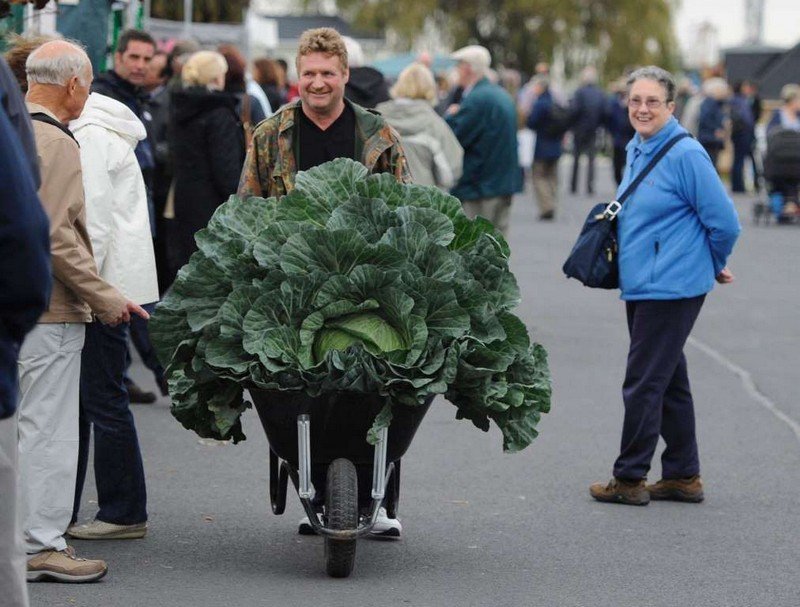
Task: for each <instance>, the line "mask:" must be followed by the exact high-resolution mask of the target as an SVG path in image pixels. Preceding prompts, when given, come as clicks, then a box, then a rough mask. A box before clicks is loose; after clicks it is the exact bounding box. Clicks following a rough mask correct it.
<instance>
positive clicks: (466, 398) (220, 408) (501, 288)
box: [150, 159, 551, 451]
mask: <svg viewBox="0 0 800 607" xmlns="http://www.w3.org/2000/svg"><path fill="white" fill-rule="evenodd" d="M196 241H197V245H198V249H199V250H198V251H197V252H196V253H194V255H193V256H192V258H191V259H190V261H189V263H188V264H187V265H186V266H184V268H183V269H181V271H180V272H179V273H178V277H177V279H176V281H175V283H174V284H173V286H172V288H171V289H170V291H169V292H168V293H167V295H166V296H165V298H164V300H163V301H162V302H161V303H160V304H159V305H158V307H157V309H156V313H155V315H154V316H153V319H152V321H151V325H150V335H151V338H152V340H153V343H154V345H155V347H156V350H157V353H158V356H159V358H160V359H161V361H162V362H163V363H164V364H165V365H166V367H167V375H168V378H169V387H170V395H171V397H172V412H173V415H174V416H175V417H176V418H177V419H178V420H179V421H180V422H181V423H182V424H183V425H184V426H185V427H186V428H189V429H191V430H194V431H195V432H197V433H198V434H199V435H200V436H204V437H213V438H218V439H228V438H232V439H233V440H234V442H238V441H239V440H242V439H244V434H243V433H242V427H241V422H240V415H241V413H242V412H243V411H244V410H245V409H246V408H247V407H248V406H249V403H246V402H245V401H244V390H246V389H249V388H260V389H265V390H277V391H305V392H306V393H307V394H309V395H310V396H318V395H320V394H323V393H326V392H337V391H355V392H364V393H368V394H374V395H377V396H379V397H383V398H384V399H385V402H386V406H385V407H384V410H383V411H382V412H381V414H380V415H378V417H377V418H376V420H375V424H374V425H373V428H372V430H371V431H370V434H369V437H368V439H369V440H370V441H374V440H375V437H376V432H377V431H378V430H380V428H382V427H385V426H386V425H388V424H389V423H390V422H391V417H392V409H391V408H392V406H394V405H397V404H402V405H410V406H414V405H419V404H421V403H424V402H425V401H426V400H427V399H428V398H430V397H431V396H432V395H435V394H444V395H445V396H446V397H447V399H448V400H450V401H451V402H452V403H453V404H454V405H456V407H457V408H458V412H457V417H458V418H459V419H461V418H463V419H469V420H471V421H472V422H473V423H474V424H475V426H477V427H478V428H481V429H483V430H488V428H489V425H490V422H494V423H495V424H496V425H497V426H498V427H499V428H500V430H501V431H502V434H503V448H504V449H505V450H508V451H518V450H520V449H523V448H525V447H526V446H528V445H529V444H530V442H531V441H532V440H533V439H534V438H535V437H536V435H537V425H538V423H539V420H540V417H541V414H542V413H546V412H547V411H549V409H550V398H551V386H550V372H549V369H548V366H547V354H546V352H545V350H544V348H543V347H542V346H541V345H539V344H531V342H530V339H529V336H528V331H527V329H526V328H525V325H524V324H523V323H522V321H520V319H519V318H517V317H516V316H514V314H513V313H512V310H513V309H514V308H515V307H516V306H517V305H518V304H519V303H520V293H519V288H518V287H517V283H516V280H515V279H514V276H513V274H512V273H511V272H510V271H509V268H508V257H509V254H510V253H509V248H508V245H507V243H506V242H505V240H504V239H503V237H502V236H501V235H500V234H499V232H497V231H496V230H495V229H494V226H492V224H491V223H490V222H488V221H486V220H485V219H482V218H478V219H476V220H470V219H468V218H467V217H466V216H465V215H464V213H463V211H462V210H461V204H460V203H459V201H458V200H457V199H455V198H453V197H452V196H449V195H447V194H445V193H443V192H441V191H440V190H438V189H436V188H432V187H423V186H418V185H404V184H399V183H397V181H396V180H395V179H394V178H393V177H392V176H391V175H386V174H380V175H369V174H368V172H367V170H366V169H365V168H364V166H363V165H361V164H359V163H357V162H354V161H352V160H346V159H338V160H334V161H332V162H329V163H327V164H324V165H321V166H319V167H316V168H314V169H311V170H310V171H306V172H301V173H299V174H298V175H297V180H296V187H295V189H294V190H293V191H292V192H291V193H289V194H288V195H287V196H284V197H282V198H281V199H275V198H269V199H263V198H250V199H247V200H242V199H239V198H237V197H235V196H233V197H231V198H230V200H229V201H228V202H226V203H225V204H223V205H221V206H220V207H219V209H217V211H216V213H215V214H214V216H213V217H212V219H211V221H210V222H209V224H208V226H207V227H206V228H205V229H203V230H201V231H200V232H198V233H197V235H196Z"/></svg>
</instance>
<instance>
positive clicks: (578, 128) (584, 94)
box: [570, 66, 606, 194]
mask: <svg viewBox="0 0 800 607" xmlns="http://www.w3.org/2000/svg"><path fill="white" fill-rule="evenodd" d="M605 109H606V96H605V94H604V93H603V91H602V90H601V89H600V87H599V86H597V70H596V69H595V68H593V67H592V66H589V67H586V68H584V70H583V72H582V73H581V87H580V88H579V89H578V90H577V91H575V97H573V99H572V110H573V116H574V120H575V126H573V127H572V135H573V139H574V140H573V147H574V152H573V154H574V158H575V160H574V162H573V164H572V183H571V186H570V190H571V192H572V193H573V194H575V193H576V192H577V191H578V166H579V164H580V159H581V156H583V155H586V157H587V162H588V168H587V171H588V172H587V175H586V191H587V193H589V194H594V156H595V153H596V152H597V150H596V147H595V146H596V144H597V142H596V139H597V129H598V128H599V127H600V125H601V124H603V122H604V117H605Z"/></svg>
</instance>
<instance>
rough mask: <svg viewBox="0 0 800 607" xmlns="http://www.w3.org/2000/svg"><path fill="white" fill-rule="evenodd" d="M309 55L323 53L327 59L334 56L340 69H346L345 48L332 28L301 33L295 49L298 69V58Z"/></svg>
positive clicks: (321, 28)
mask: <svg viewBox="0 0 800 607" xmlns="http://www.w3.org/2000/svg"><path fill="white" fill-rule="evenodd" d="M311 53H323V54H325V55H328V56H329V57H332V56H336V57H338V58H339V62H340V63H341V64H342V69H343V70H346V69H347V47H346V46H345V44H344V40H343V39H342V36H341V34H339V32H337V31H336V30H335V29H333V28H332V27H318V28H316V29H310V30H306V31H304V32H303V35H302V36H300V46H299V48H298V49H297V60H296V65H297V67H298V69H299V66H300V57H304V56H305V55H310V54H311Z"/></svg>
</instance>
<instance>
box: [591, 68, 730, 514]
mask: <svg viewBox="0 0 800 607" xmlns="http://www.w3.org/2000/svg"><path fill="white" fill-rule="evenodd" d="M628 93H629V101H628V115H629V117H630V121H631V124H632V125H633V128H634V129H635V130H636V135H635V136H634V138H633V139H632V140H631V142H630V143H629V144H628V146H627V162H626V167H627V168H626V169H625V174H624V176H623V179H622V183H621V184H620V186H619V190H618V192H617V196H618V199H619V196H620V195H621V194H622V193H623V192H625V190H626V189H627V188H628V185H629V184H630V183H631V182H632V181H633V180H634V179H635V178H636V176H637V175H639V174H640V173H641V172H642V170H643V169H644V168H645V166H647V165H648V163H649V162H650V160H651V159H652V158H654V157H655V156H656V155H657V154H658V152H659V151H660V150H664V149H668V153H666V154H665V155H664V156H663V158H662V159H661V161H660V162H659V163H658V164H657V165H656V166H655V168H653V170H652V171H651V172H650V173H649V174H648V179H647V180H646V181H644V182H642V184H641V186H640V187H639V188H638V189H637V190H636V191H635V192H634V193H633V194H632V195H630V197H629V198H628V201H627V202H626V203H625V204H624V205H623V206H622V210H621V211H620V212H619V214H618V215H617V222H618V225H617V229H618V241H619V275H620V279H619V280H620V288H621V290H622V295H621V297H622V299H623V300H624V301H625V306H626V315H627V320H628V331H629V333H630V339H631V345H630V350H629V353H628V366H627V370H626V374H625V383H624V384H623V388H622V395H623V400H624V403H625V420H624V423H623V428H622V444H621V448H620V454H619V457H618V458H617V460H616V462H615V463H614V470H613V474H614V478H613V479H612V480H611V482H610V483H608V484H602V483H595V484H594V485H592V486H591V487H590V489H589V491H590V493H591V495H592V497H594V498H595V499H596V500H598V501H601V502H610V503H615V504H630V505H637V506H644V505H646V504H648V503H649V502H650V500H651V499H662V500H675V501H682V502H700V501H702V500H703V497H704V493H703V483H702V481H701V480H700V461H699V458H698V454H697V438H696V436H695V420H694V402H693V400H692V393H691V389H690V387H689V377H688V372H687V367H686V358H685V357H684V355H683V347H684V344H685V343H686V340H687V339H688V337H689V334H690V332H691V330H692V326H693V325H694V322H695V320H696V319H697V316H698V314H699V313H700V308H701V307H702V306H703V301H704V300H705V297H706V294H707V293H708V292H709V291H710V290H711V289H712V287H713V286H714V279H715V278H716V280H717V282H719V283H721V284H726V283H729V282H731V281H732V280H733V275H732V274H731V273H730V271H728V269H727V267H726V263H727V258H728V256H729V255H730V253H731V251H732V249H733V245H734V243H735V242H736V238H737V236H738V235H739V230H740V227H739V220H738V218H737V215H736V211H735V209H734V207H733V202H732V201H731V199H730V198H729V197H728V194H727V193H726V191H725V188H724V186H723V185H722V183H721V182H720V180H719V177H718V176H717V173H716V170H715V169H714V166H713V164H712V163H711V161H710V159H709V157H708V154H707V153H706V152H705V150H704V149H703V148H702V146H701V145H700V144H699V143H698V142H697V141H695V140H694V139H693V138H691V137H687V136H686V130H685V129H684V128H683V127H681V125H680V124H678V121H677V120H675V118H674V117H673V116H672V112H673V110H674V108H675V103H674V102H673V98H674V95H675V81H674V80H673V78H672V75H671V74H670V73H669V72H667V71H665V70H663V69H661V68H659V67H655V66H650V67H645V68H641V69H639V70H637V71H635V72H634V73H633V74H631V77H630V78H629V79H628ZM678 139H679V140H678ZM676 140H677V142H676ZM672 144H674V145H672ZM669 145H672V147H671V148H667V147H666V146H669ZM659 436H662V437H663V438H664V441H665V442H666V445H667V447H666V450H665V451H664V454H663V455H662V457H661V462H662V480H660V481H658V482H657V483H655V484H652V485H647V486H645V478H646V476H647V473H648V472H649V471H650V462H651V460H652V458H653V455H654V453H655V450H656V446H657V444H658V440H659Z"/></svg>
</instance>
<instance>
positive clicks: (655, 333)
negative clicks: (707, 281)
mask: <svg viewBox="0 0 800 607" xmlns="http://www.w3.org/2000/svg"><path fill="white" fill-rule="evenodd" d="M704 299H705V295H701V296H700V297H694V298H691V299H675V300H665V301H654V300H647V301H629V302H626V311H627V316H628V332H629V333H630V337H631V345H630V350H629V352H628V367H627V370H626V373H625V383H624V385H623V387H622V398H623V401H624V403H625V421H624V423H623V427H622V442H621V446H620V455H619V457H618V458H617V461H616V462H615V463H614V476H615V477H616V478H621V479H625V480H640V479H643V478H645V477H646V476H647V473H648V472H649V470H650V461H651V460H652V459H653V454H654V453H655V450H656V446H657V445H658V437H659V435H660V436H662V437H663V438H664V442H665V443H666V444H667V447H666V449H665V450H664V453H663V455H662V456H661V466H662V478H665V479H675V478H687V477H690V476H694V475H695V474H699V473H700V463H699V459H698V455H697V439H696V436H695V421H694V403H693V402H692V392H691V389H690V387H689V376H688V374H687V370H686V357H685V356H684V354H683V347H684V345H685V344H686V340H687V339H688V337H689V333H691V331H692V326H693V325H694V322H695V320H696V319H697V315H698V314H699V313H700V308H701V307H702V305H703V300H704Z"/></svg>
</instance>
